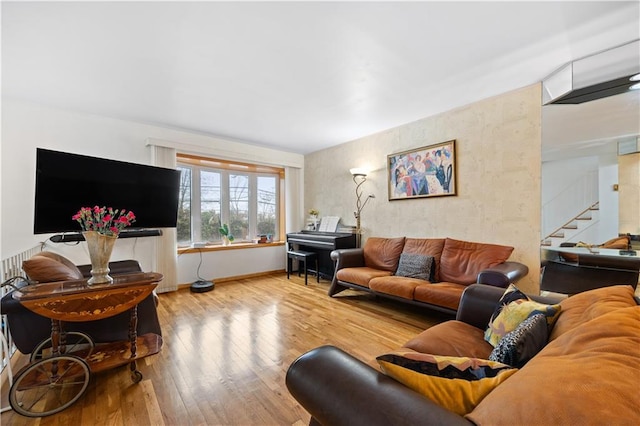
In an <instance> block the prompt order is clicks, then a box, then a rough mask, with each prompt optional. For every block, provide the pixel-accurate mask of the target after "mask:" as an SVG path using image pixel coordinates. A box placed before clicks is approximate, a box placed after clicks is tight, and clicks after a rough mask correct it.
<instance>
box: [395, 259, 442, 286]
mask: <svg viewBox="0 0 640 426" xmlns="http://www.w3.org/2000/svg"><path fill="white" fill-rule="evenodd" d="M432 266H433V256H425V255H423V254H413V253H402V254H401V255H400V262H399V263H398V269H397V270H396V275H397V276H400V277H409V278H418V279H420V280H425V281H429V278H431V267H432Z"/></svg>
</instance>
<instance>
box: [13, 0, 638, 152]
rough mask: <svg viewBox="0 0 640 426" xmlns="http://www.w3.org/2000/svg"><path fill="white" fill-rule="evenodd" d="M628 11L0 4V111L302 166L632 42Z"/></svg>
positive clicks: (538, 6) (599, 7)
mask: <svg viewBox="0 0 640 426" xmlns="http://www.w3.org/2000/svg"><path fill="white" fill-rule="evenodd" d="M639 6H640V3H639V2H638V1H631V2H610V1H601V2H574V1H572V2H528V3H527V2H493V3H491V2H478V1H474V2H404V3H393V2H349V3H347V2H304V1H303V2H281V3H270V2H251V3H250V2H193V3H180V2H139V3H130V2H110V3H109V2H105V3H98V2H68V3H57V2H44V3H30V2H13V3H12V2H5V1H3V2H2V95H3V97H8V98H17V99H24V100H28V101H33V102H38V103H41V104H45V105H50V106H54V107H58V108H63V109H69V110H74V111H80V112H89V113H95V114H100V115H106V116H110V117H116V118H122V119H126V120H132V121H138V122H144V123H152V124H156V125H161V126H167V127H172V128H179V129H187V130H190V131H196V132H202V133H205V134H210V135H214V136H218V137H224V138H229V139H231V140H240V141H244V142H248V143H255V144H260V145H265V146H270V147H274V148H278V149H282V150H286V151H291V152H297V153H301V154H306V153H309V152H313V151H316V150H319V149H322V148H326V147H329V146H333V145H336V144H339V143H343V142H347V141H350V140H353V139H356V138H359V137H362V136H366V135H369V134H372V133H375V132H379V131H382V130H384V129H388V128H391V127H394V126H398V125H401V124H404V123H408V122H411V121H414V120H417V119H420V118H423V117H427V116H430V115H433V114H436V113H439V112H443V111H447V110H449V109H452V108H455V107H457V106H461V105H465V104H468V103H470V102H474V101H477V100H480V99H484V98H487V97H491V96H494V95H498V94H500V93H504V92H507V91H509V90H513V89H516V88H520V87H524V86H527V85H530V84H533V83H536V82H539V81H541V80H542V79H544V78H545V77H547V76H548V75H549V74H551V73H552V72H553V71H555V70H556V69H557V68H559V67H560V66H562V65H564V64H566V63H568V62H571V61H573V60H575V59H578V58H581V57H584V56H586V55H589V54H592V53H595V52H598V51H601V50H603V49H607V48H610V47H613V46H616V45H619V44H623V43H625V42H628V41H630V40H633V39H634V38H638V36H639V33H640V30H639V27H640V18H639V17H640V7H639Z"/></svg>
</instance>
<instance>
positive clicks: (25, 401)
mask: <svg viewBox="0 0 640 426" xmlns="http://www.w3.org/2000/svg"><path fill="white" fill-rule="evenodd" d="M113 278H114V280H113V283H110V284H95V285H91V286H90V285H88V284H87V280H86V279H84V280H74V281H61V282H53V283H43V284H36V285H28V286H25V287H22V288H20V289H18V290H15V291H13V292H12V297H13V299H15V300H17V301H18V302H20V304H22V306H24V307H25V308H27V309H29V310H30V311H32V312H33V313H36V314H38V315H40V316H42V317H46V318H49V319H51V338H50V339H47V341H44V342H42V343H40V344H39V345H37V346H36V347H35V348H34V349H33V350H32V351H31V357H30V363H29V364H27V365H26V366H25V367H23V368H22V369H21V370H20V371H19V372H18V373H17V374H16V376H15V379H14V382H13V385H12V386H11V389H10V391H9V403H10V404H11V407H12V408H13V409H14V410H15V411H16V412H17V413H19V414H22V415H24V416H28V417H44V416H48V415H51V414H55V413H58V412H60V411H62V410H64V409H65V408H67V407H69V406H70V405H72V404H73V403H74V402H76V401H77V400H78V399H79V398H80V397H81V396H82V395H83V393H84V392H85V391H86V389H87V386H88V385H89V380H90V378H91V374H92V373H98V372H101V371H105V370H108V369H112V368H115V367H119V366H122V365H126V364H129V366H130V370H131V380H132V381H133V382H134V383H138V382H139V381H140V380H142V373H141V372H140V371H138V369H137V366H136V360H137V359H140V358H144V357H147V356H149V355H154V354H156V353H158V352H159V351H160V348H161V347H162V337H161V335H159V334H155V333H146V334H144V335H141V336H138V335H137V322H138V312H137V310H138V309H137V308H138V304H139V303H140V302H141V301H142V300H144V299H145V298H147V297H148V296H149V295H150V294H151V293H152V292H153V290H154V289H155V288H156V286H157V285H158V282H160V281H161V280H162V278H163V277H162V274H159V273H155V272H150V273H143V272H140V273H130V274H124V275H118V276H114V277H113ZM126 311H129V312H130V321H129V325H128V328H129V330H128V336H129V338H128V340H122V341H115V342H109V343H98V344H96V343H95V342H94V341H93V339H92V338H91V336H90V335H88V334H86V333H82V332H70V333H65V332H64V323H67V322H88V321H96V320H102V319H105V318H109V317H112V316H115V315H118V314H120V313H123V312H126ZM8 315H10V314H8Z"/></svg>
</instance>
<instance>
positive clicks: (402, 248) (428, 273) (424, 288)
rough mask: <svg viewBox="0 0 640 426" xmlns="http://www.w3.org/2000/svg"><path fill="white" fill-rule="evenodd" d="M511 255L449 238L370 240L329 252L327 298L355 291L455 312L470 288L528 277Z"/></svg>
mask: <svg viewBox="0 0 640 426" xmlns="http://www.w3.org/2000/svg"><path fill="white" fill-rule="evenodd" d="M512 251H513V247H509V246H503V245H497V244H485V243H476V242H469V241H460V240H455V239H452V238H405V237H398V238H380V237H371V238H369V239H367V241H366V243H365V245H364V247H363V248H357V249H340V250H334V251H333V252H332V253H331V258H332V259H333V260H334V262H335V264H336V269H335V273H334V276H333V281H332V283H331V287H330V288H329V296H332V297H333V296H335V295H336V294H338V293H340V292H341V291H343V290H345V289H347V288H353V289H358V290H364V291H368V292H371V293H374V294H377V295H380V296H384V297H388V298H392V299H396V300H400V301H403V302H407V303H412V304H417V305H421V306H426V307H429V308H432V309H435V310H439V311H443V312H446V313H452V314H455V312H456V311H457V309H458V305H459V303H460V298H461V296H462V292H463V291H464V289H465V288H466V287H467V286H468V285H470V284H474V283H482V284H489V285H494V286H497V287H503V288H506V287H507V286H508V285H509V284H510V283H515V282H516V281H518V280H519V279H521V278H522V277H524V276H525V275H526V274H527V273H528V271H529V270H528V268H527V266H525V265H523V264H521V263H518V262H513V261H507V259H508V258H509V256H510V255H511V252H512Z"/></svg>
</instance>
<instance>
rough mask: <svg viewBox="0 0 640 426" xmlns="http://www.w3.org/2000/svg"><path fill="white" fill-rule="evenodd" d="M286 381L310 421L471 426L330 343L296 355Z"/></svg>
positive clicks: (325, 423) (322, 422) (334, 423)
mask: <svg viewBox="0 0 640 426" xmlns="http://www.w3.org/2000/svg"><path fill="white" fill-rule="evenodd" d="M286 384H287V388H288V389H289V392H290V393H291V395H293V397H294V398H295V399H296V400H297V401H298V402H299V403H300V404H301V405H302V406H303V407H304V408H305V409H306V410H307V411H308V412H309V413H310V414H311V416H312V422H311V423H312V424H313V423H314V421H315V422H316V423H315V424H323V425H394V424H395V425H399V424H446V425H466V426H469V425H471V423H470V422H468V421H467V420H465V419H464V418H463V417H460V416H458V415H457V414H455V413H453V412H451V411H448V410H446V409H445V408H443V407H440V406H439V405H437V404H435V403H434V402H432V401H430V400H429V399H427V398H425V397H424V396H422V395H420V394H418V393H416V392H414V391H412V390H411V389H409V388H407V387H406V386H404V385H402V384H401V383H400V382H397V381H395V380H394V379H392V378H390V377H388V376H385V375H384V374H382V373H381V372H379V371H378V370H376V369H374V368H372V367H370V366H369V365H367V364H365V363H363V362H362V361H360V360H358V359H356V358H354V357H352V356H351V355H349V354H347V353H346V352H344V351H342V350H340V349H338V348H336V347H334V346H321V347H319V348H315V349H312V350H311V351H309V352H307V353H305V354H303V355H302V356H300V357H299V358H298V359H297V360H295V361H294V362H293V363H292V364H291V366H289V369H288V371H287V376H286Z"/></svg>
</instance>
